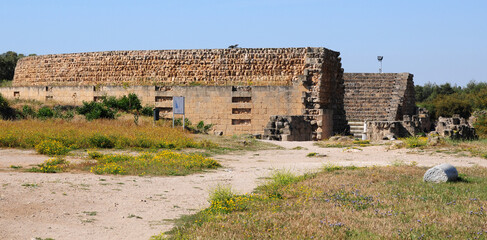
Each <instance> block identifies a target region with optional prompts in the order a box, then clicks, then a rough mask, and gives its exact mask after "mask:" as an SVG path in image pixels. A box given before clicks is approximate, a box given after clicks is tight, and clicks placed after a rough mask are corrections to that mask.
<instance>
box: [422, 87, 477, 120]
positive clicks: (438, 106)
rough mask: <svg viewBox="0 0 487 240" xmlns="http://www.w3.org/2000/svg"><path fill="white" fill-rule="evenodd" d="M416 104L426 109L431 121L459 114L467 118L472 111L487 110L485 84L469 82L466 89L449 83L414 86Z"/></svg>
mask: <svg viewBox="0 0 487 240" xmlns="http://www.w3.org/2000/svg"><path fill="white" fill-rule="evenodd" d="M414 88H415V91H416V103H417V105H418V106H419V107H424V108H426V109H428V111H429V113H430V116H431V118H432V119H436V118H438V117H439V116H443V117H451V116H452V115H453V114H459V115H460V116H462V117H464V118H468V117H470V116H471V115H472V113H473V112H474V111H478V110H485V109H487V83H485V82H476V81H470V82H469V83H468V84H467V86H466V87H460V86H452V85H451V84H450V83H445V84H442V85H436V84H434V83H426V84H425V85H424V86H419V85H416V86H415V87H414Z"/></svg>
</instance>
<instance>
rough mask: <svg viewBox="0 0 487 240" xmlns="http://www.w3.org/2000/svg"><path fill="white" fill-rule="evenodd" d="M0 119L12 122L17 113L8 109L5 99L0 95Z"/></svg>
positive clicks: (8, 105) (10, 108)
mask: <svg viewBox="0 0 487 240" xmlns="http://www.w3.org/2000/svg"><path fill="white" fill-rule="evenodd" d="M0 117H1V118H2V119H4V120H12V119H15V118H17V111H15V109H13V108H12V107H10V104H9V103H8V101H7V99H5V98H4V97H3V96H2V95H1V94H0Z"/></svg>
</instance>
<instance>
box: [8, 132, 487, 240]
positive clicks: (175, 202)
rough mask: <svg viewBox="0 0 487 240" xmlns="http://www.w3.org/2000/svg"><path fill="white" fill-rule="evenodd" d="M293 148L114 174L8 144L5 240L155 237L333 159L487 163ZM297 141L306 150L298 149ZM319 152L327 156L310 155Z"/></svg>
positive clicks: (376, 149)
mask: <svg viewBox="0 0 487 240" xmlns="http://www.w3.org/2000/svg"><path fill="white" fill-rule="evenodd" d="M273 143H276V144H279V145H281V146H283V147H285V148H286V150H264V151H256V152H247V153H244V154H232V155H221V156H217V157H215V159H218V160H219V161H220V162H221V163H222V165H223V168H220V169H218V170H214V171H208V172H204V173H199V174H194V175H190V176H184V177H138V176H106V175H93V174H88V173H82V174H80V173H76V174H75V173H58V174H43V173H27V172H22V171H16V170H13V169H12V168H10V166H11V165H16V166H23V167H24V168H27V167H29V166H32V165H34V164H39V163H41V162H43V161H44V160H46V159H47V157H45V156H42V155H38V154H36V153H35V152H34V151H31V150H15V149H0V184H1V186H0V239H32V238H35V237H40V238H48V237H49V238H54V239H56V240H60V239H149V238H150V236H152V235H155V234H158V233H160V232H161V231H167V230H169V229H170V228H171V227H172V226H173V222H172V221H171V220H173V219H176V218H178V217H179V216H181V215H183V214H191V213H195V212H197V211H198V210H201V209H202V208H205V207H207V206H208V200H207V199H208V194H209V191H210V189H212V188H213V187H215V186H216V185H218V184H224V185H231V186H232V188H233V189H234V190H235V191H237V192H239V193H246V192H251V191H252V190H253V189H254V188H255V187H256V186H257V185H258V184H260V183H262V181H264V180H263V179H264V178H265V177H266V176H269V174H270V173H271V172H272V171H274V170H276V169H287V170H290V171H293V172H296V173H304V172H309V171H314V170H317V169H319V168H320V167H322V166H324V165H327V164H336V165H355V166H372V165H377V166H384V165H392V164H410V163H412V162H416V163H417V164H418V165H419V166H433V165H436V164H439V163H443V162H448V163H451V164H453V165H454V166H477V165H478V166H484V167H487V160H486V159H482V158H473V157H465V156H455V155H446V154H441V153H431V152H419V153H417V152H414V151H412V150H407V149H399V150H389V151H387V150H386V148H385V147H384V146H371V147H364V148H361V149H362V150H359V149H349V150H344V149H342V148H319V147H316V146H314V145H313V143H312V142H273ZM297 146H300V147H303V148H304V149H301V150H292V148H295V147H297ZM310 152H316V153H319V154H321V155H325V156H322V157H306V155H307V154H308V153H310Z"/></svg>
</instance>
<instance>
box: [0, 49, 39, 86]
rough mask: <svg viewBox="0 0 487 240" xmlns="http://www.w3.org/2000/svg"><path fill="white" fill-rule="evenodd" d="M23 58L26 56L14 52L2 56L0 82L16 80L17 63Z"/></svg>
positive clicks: (0, 55) (0, 60)
mask: <svg viewBox="0 0 487 240" xmlns="http://www.w3.org/2000/svg"><path fill="white" fill-rule="evenodd" d="M29 56H35V54H29ZM23 57H25V55H24V54H17V53H16V52H13V51H8V52H6V53H2V54H0V81H11V80H13V79H14V72H15V66H16V65H17V61H18V60H19V59H21V58H23Z"/></svg>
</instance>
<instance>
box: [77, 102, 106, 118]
mask: <svg viewBox="0 0 487 240" xmlns="http://www.w3.org/2000/svg"><path fill="white" fill-rule="evenodd" d="M77 111H78V113H79V114H81V115H84V116H85V117H86V120H88V121H91V120H95V119H100V118H106V119H115V111H114V110H112V109H110V108H109V107H107V106H106V105H104V104H103V103H98V102H84V101H83V106H81V107H78V108H77Z"/></svg>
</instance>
